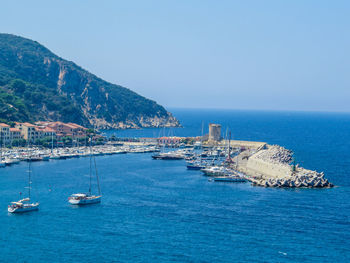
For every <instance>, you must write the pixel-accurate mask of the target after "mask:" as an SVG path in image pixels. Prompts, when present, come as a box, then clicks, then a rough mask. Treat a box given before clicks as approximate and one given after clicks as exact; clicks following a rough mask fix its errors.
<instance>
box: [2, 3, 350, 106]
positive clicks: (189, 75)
mask: <svg viewBox="0 0 350 263" xmlns="http://www.w3.org/2000/svg"><path fill="white" fill-rule="evenodd" d="M0 4H1V5H0V6H1V8H0V32H4V33H12V34H16V35H21V36H24V37H28V38H31V39H34V40H37V41H38V42H40V43H42V44H43V45H45V46H46V47H48V48H49V49H50V50H52V51H53V52H54V53H56V54H58V55H59V56H61V57H63V58H65V59H68V60H71V61H74V62H75V63H77V64H78V65H80V66H82V67H83V68H85V69H87V70H89V71H90V72H92V73H94V74H96V75H97V76H99V77H101V78H103V79H105V80H107V81H110V82H113V83H116V84H120V85H123V86H125V87H128V88H130V89H132V90H134V91H136V92H138V93H140V94H141V95H144V96H146V97H148V98H151V99H153V100H155V101H157V102H158V103H160V104H162V105H164V106H165V107H189V108H231V109H263V110H269V109H272V110H312V111H347V112H350V1H340V0H338V1H330V0H327V1H322V0H314V1H312V0H290V1H287V0H278V1H277V0H276V1H269V0H264V1H261V0H257V1H250V0H244V1H243V0H242V1H222V0H220V1H214V0H212V1H205V0H199V1H192V0H183V1H180V0H177V1H175V0H174V1H167V0H159V1H148V0H147V1H146V0H144V1H133V0H130V1H116V0H115V1H113V0H111V1H106V0H98V1H97V0H95V1H92V0H60V1H47V0H41V1H39V0H36V1H34V0H33V1H28V0H22V1H19V0H17V1H2V0H0Z"/></svg>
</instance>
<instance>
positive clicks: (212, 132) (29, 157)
mask: <svg viewBox="0 0 350 263" xmlns="http://www.w3.org/2000/svg"><path fill="white" fill-rule="evenodd" d="M227 136H229V137H230V136H231V135H228V134H227ZM165 138H166V139H165ZM184 142H190V143H187V144H185V143H184ZM91 151H92V152H91V154H92V155H93V156H102V155H114V154H127V153H128V154H132V153H154V154H153V155H152V159H154V160H168V161H169V160H185V161H186V163H185V165H186V167H187V169H189V170H200V171H201V172H202V173H203V175H205V176H209V177H213V178H212V179H210V181H213V182H246V181H249V182H250V183H251V184H252V185H253V186H262V187H278V188H281V187H283V188H330V187H333V186H334V185H333V184H332V183H331V182H329V180H328V179H327V178H325V175H324V173H323V172H317V171H313V170H309V169H305V168H303V167H301V166H300V165H299V164H296V163H295V161H294V157H293V153H292V151H290V150H287V149H285V148H284V147H281V146H278V145H269V144H267V143H265V142H255V141H242V140H231V139H230V138H222V137H221V126H220V125H219V124H210V125H209V134H207V135H203V136H199V137H186V138H178V137H169V138H167V137H161V138H148V139H142V138H141V139H125V138H124V139H122V138H119V139H118V138H114V140H113V141H110V140H107V139H106V143H104V144H102V145H95V146H92V150H91ZM89 155H90V148H89V147H87V146H75V147H74V146H73V147H60V148H53V147H52V148H42V147H41V148H39V147H32V148H26V147H20V148H13V149H6V148H4V149H2V151H1V158H0V164H1V166H0V167H3V168H4V167H5V166H12V165H15V164H18V163H19V162H20V161H31V162H36V161H49V160H63V159H69V158H80V157H87V156H89Z"/></svg>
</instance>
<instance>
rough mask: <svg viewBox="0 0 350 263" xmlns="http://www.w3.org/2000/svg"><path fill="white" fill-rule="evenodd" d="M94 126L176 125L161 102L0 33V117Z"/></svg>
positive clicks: (38, 46) (29, 41) (10, 119)
mask: <svg viewBox="0 0 350 263" xmlns="http://www.w3.org/2000/svg"><path fill="white" fill-rule="evenodd" d="M1 119H2V120H5V121H37V120H51V121H56V120H60V121H66V122H76V123H79V124H82V125H87V126H98V127H100V128H137V127H161V126H178V125H179V122H178V121H177V120H176V119H175V118H174V117H173V116H172V115H171V114H170V113H169V112H167V111H166V110H165V109H164V108H163V107H162V106H160V105H158V104H157V103H156V102H154V101H152V100H149V99H146V98H144V97H142V96H140V95H138V94H137V93H135V92H133V91H131V90H129V89H127V88H124V87H122V86H119V85H114V84H111V83H109V82H107V81H104V80H102V79H100V78H98V77H96V76H95V75H93V74H91V73H89V72H88V71H86V70H84V69H82V68H81V67H79V66H77V65H76V64H74V63H73V62H70V61H67V60H64V59H62V58H60V57H58V56H56V55H55V54H53V53H52V52H51V51H50V50H48V49H47V48H45V47H44V46H42V45H40V44H39V43H38V42H36V41H32V40H29V39H26V38H22V37H18V36H14V35H10V34H0V120H1Z"/></svg>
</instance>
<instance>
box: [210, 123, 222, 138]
mask: <svg viewBox="0 0 350 263" xmlns="http://www.w3.org/2000/svg"><path fill="white" fill-rule="evenodd" d="M220 140H221V125H220V124H214V123H210V124H209V141H216V142H217V141H220Z"/></svg>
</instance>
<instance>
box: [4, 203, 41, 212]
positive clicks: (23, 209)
mask: <svg viewBox="0 0 350 263" xmlns="http://www.w3.org/2000/svg"><path fill="white" fill-rule="evenodd" d="M38 210H39V203H36V204H31V205H25V206H23V207H15V208H13V207H11V206H10V207H8V209H7V211H8V212H10V213H14V214H19V213H27V212H32V211H38Z"/></svg>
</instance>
